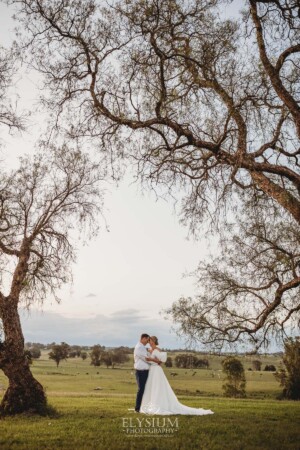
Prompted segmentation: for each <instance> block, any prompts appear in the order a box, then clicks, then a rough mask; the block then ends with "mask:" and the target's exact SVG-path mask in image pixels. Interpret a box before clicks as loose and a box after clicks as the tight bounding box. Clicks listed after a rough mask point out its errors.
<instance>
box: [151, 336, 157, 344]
mask: <svg viewBox="0 0 300 450" xmlns="http://www.w3.org/2000/svg"><path fill="white" fill-rule="evenodd" d="M150 339H152V341H153V342H154V344H155V345H158V339H157V337H156V336H150Z"/></svg>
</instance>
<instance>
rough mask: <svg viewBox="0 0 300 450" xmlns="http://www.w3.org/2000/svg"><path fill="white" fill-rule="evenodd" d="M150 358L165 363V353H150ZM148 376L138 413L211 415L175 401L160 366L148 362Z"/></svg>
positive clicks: (204, 410) (209, 411)
mask: <svg viewBox="0 0 300 450" xmlns="http://www.w3.org/2000/svg"><path fill="white" fill-rule="evenodd" d="M152 357H156V358H158V359H159V360H160V361H162V362H166V360H167V353H166V352H161V351H159V350H156V349H155V350H154V351H153V352H152ZM150 364H151V366H150V369H149V375H148V378H147V383H146V387H145V391H144V395H143V399H142V404H141V408H140V412H141V413H144V414H159V415H171V414H184V415H195V416H204V415H206V414H213V411H211V410H210V409H202V408H199V409H198V408H190V407H189V406H185V405H183V404H182V403H180V402H179V401H178V400H177V397H176V395H175V393H174V391H173V389H172V388H171V386H170V384H169V382H168V380H167V377H166V376H165V374H164V371H163V369H162V368H161V366H159V365H158V364H156V363H154V362H150Z"/></svg>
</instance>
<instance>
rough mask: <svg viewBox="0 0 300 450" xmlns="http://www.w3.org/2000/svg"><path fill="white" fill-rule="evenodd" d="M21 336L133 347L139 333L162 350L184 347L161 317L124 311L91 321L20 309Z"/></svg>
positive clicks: (70, 342)
mask: <svg viewBox="0 0 300 450" xmlns="http://www.w3.org/2000/svg"><path fill="white" fill-rule="evenodd" d="M20 317H21V322H22V327H23V332H24V337H25V340H26V341H30V342H41V343H50V342H53V341H55V342H62V341H64V342H67V343H69V344H78V345H94V344H101V345H105V346H107V347H110V346H112V347H115V346H116V347H117V346H121V345H124V346H130V347H133V346H134V345H135V344H136V342H137V341H138V339H139V337H140V335H141V333H148V334H150V335H155V336H158V338H159V342H160V345H161V346H162V347H165V348H178V347H182V346H183V342H180V341H179V340H178V338H177V336H176V335H175V333H173V332H171V331H170V328H171V323H170V322H167V321H165V320H163V319H161V318H152V317H148V316H147V315H146V314H144V313H143V311H138V310H136V309H126V310H120V311H116V312H114V313H113V314H110V315H102V314H98V315H96V316H94V317H90V318H80V317H75V318H74V317H66V316H63V315H62V314H59V313H55V312H50V311H44V312H41V311H38V310H35V309H33V310H31V311H30V313H29V314H28V312H27V311H25V310H21V312H20Z"/></svg>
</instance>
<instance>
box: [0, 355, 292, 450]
mask: <svg viewBox="0 0 300 450" xmlns="http://www.w3.org/2000/svg"><path fill="white" fill-rule="evenodd" d="M208 358H209V362H210V368H209V369H177V368H174V367H173V368H170V369H168V368H164V370H165V373H166V375H167V377H168V379H169V381H170V383H171V385H172V387H173V389H174V390H175V392H176V393H177V395H178V397H179V399H180V401H181V402H182V403H184V404H186V405H189V406H194V407H201V408H205V409H212V410H213V411H214V412H215V414H214V415H209V416H202V417H201V416H200V417H199V416H198V417H197V416H185V417H183V416H170V417H169V419H171V422H163V421H164V420H166V418H163V417H162V416H160V417H158V416H144V415H141V414H134V413H133V412H132V411H130V410H129V409H130V408H133V406H134V400H135V392H136V382H135V377H134V371H133V369H132V362H130V363H128V364H126V365H124V366H120V367H118V368H115V369H111V368H108V369H107V368H106V367H104V366H100V367H93V366H91V365H90V360H89V359H87V360H85V361H82V360H81V359H79V358H72V359H68V360H67V361H63V362H61V363H60V365H59V367H58V368H57V367H56V365H55V363H54V362H53V361H51V360H49V359H48V355H47V352H43V353H42V357H41V358H40V359H39V360H36V361H34V364H33V365H32V371H33V373H34V375H35V376H36V378H37V379H38V380H39V381H40V382H41V383H42V384H43V386H44V387H45V389H46V392H47V396H48V401H49V404H50V405H51V406H53V407H54V408H55V409H56V411H57V414H53V415H52V416H49V417H34V416H30V415H22V416H19V417H10V418H4V419H1V420H0V448H1V449H26V450H29V449H30V450H40V449H42V448H43V449H60V448H61V449H71V448H72V449H74V450H75V449H76V450H77V449H78V450H81V449H172V450H175V449H182V450H189V449H196V448H197V449H200V450H206V449H207V450H214V449H218V450H223V449H230V450H234V449H245V450H248V449H278V450H279V449H291V450H297V449H300V430H299V428H300V427H299V423H300V402H292V401H279V400H277V399H276V397H277V395H278V394H279V392H280V391H281V389H280V387H279V385H278V382H277V381H276V380H275V378H274V376H273V374H272V373H270V372H264V371H262V372H254V371H248V370H247V369H248V368H249V367H251V360H252V359H256V358H253V357H242V358H241V359H242V361H243V363H244V367H245V369H246V377H247V398H246V399H240V400H237V399H226V398H223V397H222V373H221V371H220V369H221V360H222V357H218V356H209V357H208ZM265 364H275V365H278V364H279V360H278V359H276V358H275V357H270V356H269V357H262V366H263V367H264V366H265ZM171 373H173V374H174V373H176V374H177V375H175V376H172V375H171ZM6 386H7V380H6V378H5V377H4V375H3V373H2V372H1V371H0V396H1V395H2V392H3V391H4V389H5V388H6ZM1 389H2V390H1ZM146 419H147V420H148V422H147V421H146Z"/></svg>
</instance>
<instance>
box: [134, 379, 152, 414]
mask: <svg viewBox="0 0 300 450" xmlns="http://www.w3.org/2000/svg"><path fill="white" fill-rule="evenodd" d="M148 374H149V370H136V371H135V378H136V382H137V385H138V391H137V394H136V402H135V410H136V411H139V410H140V407H141V403H142V398H143V395H144V390H145V386H146V381H147V378H148Z"/></svg>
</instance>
